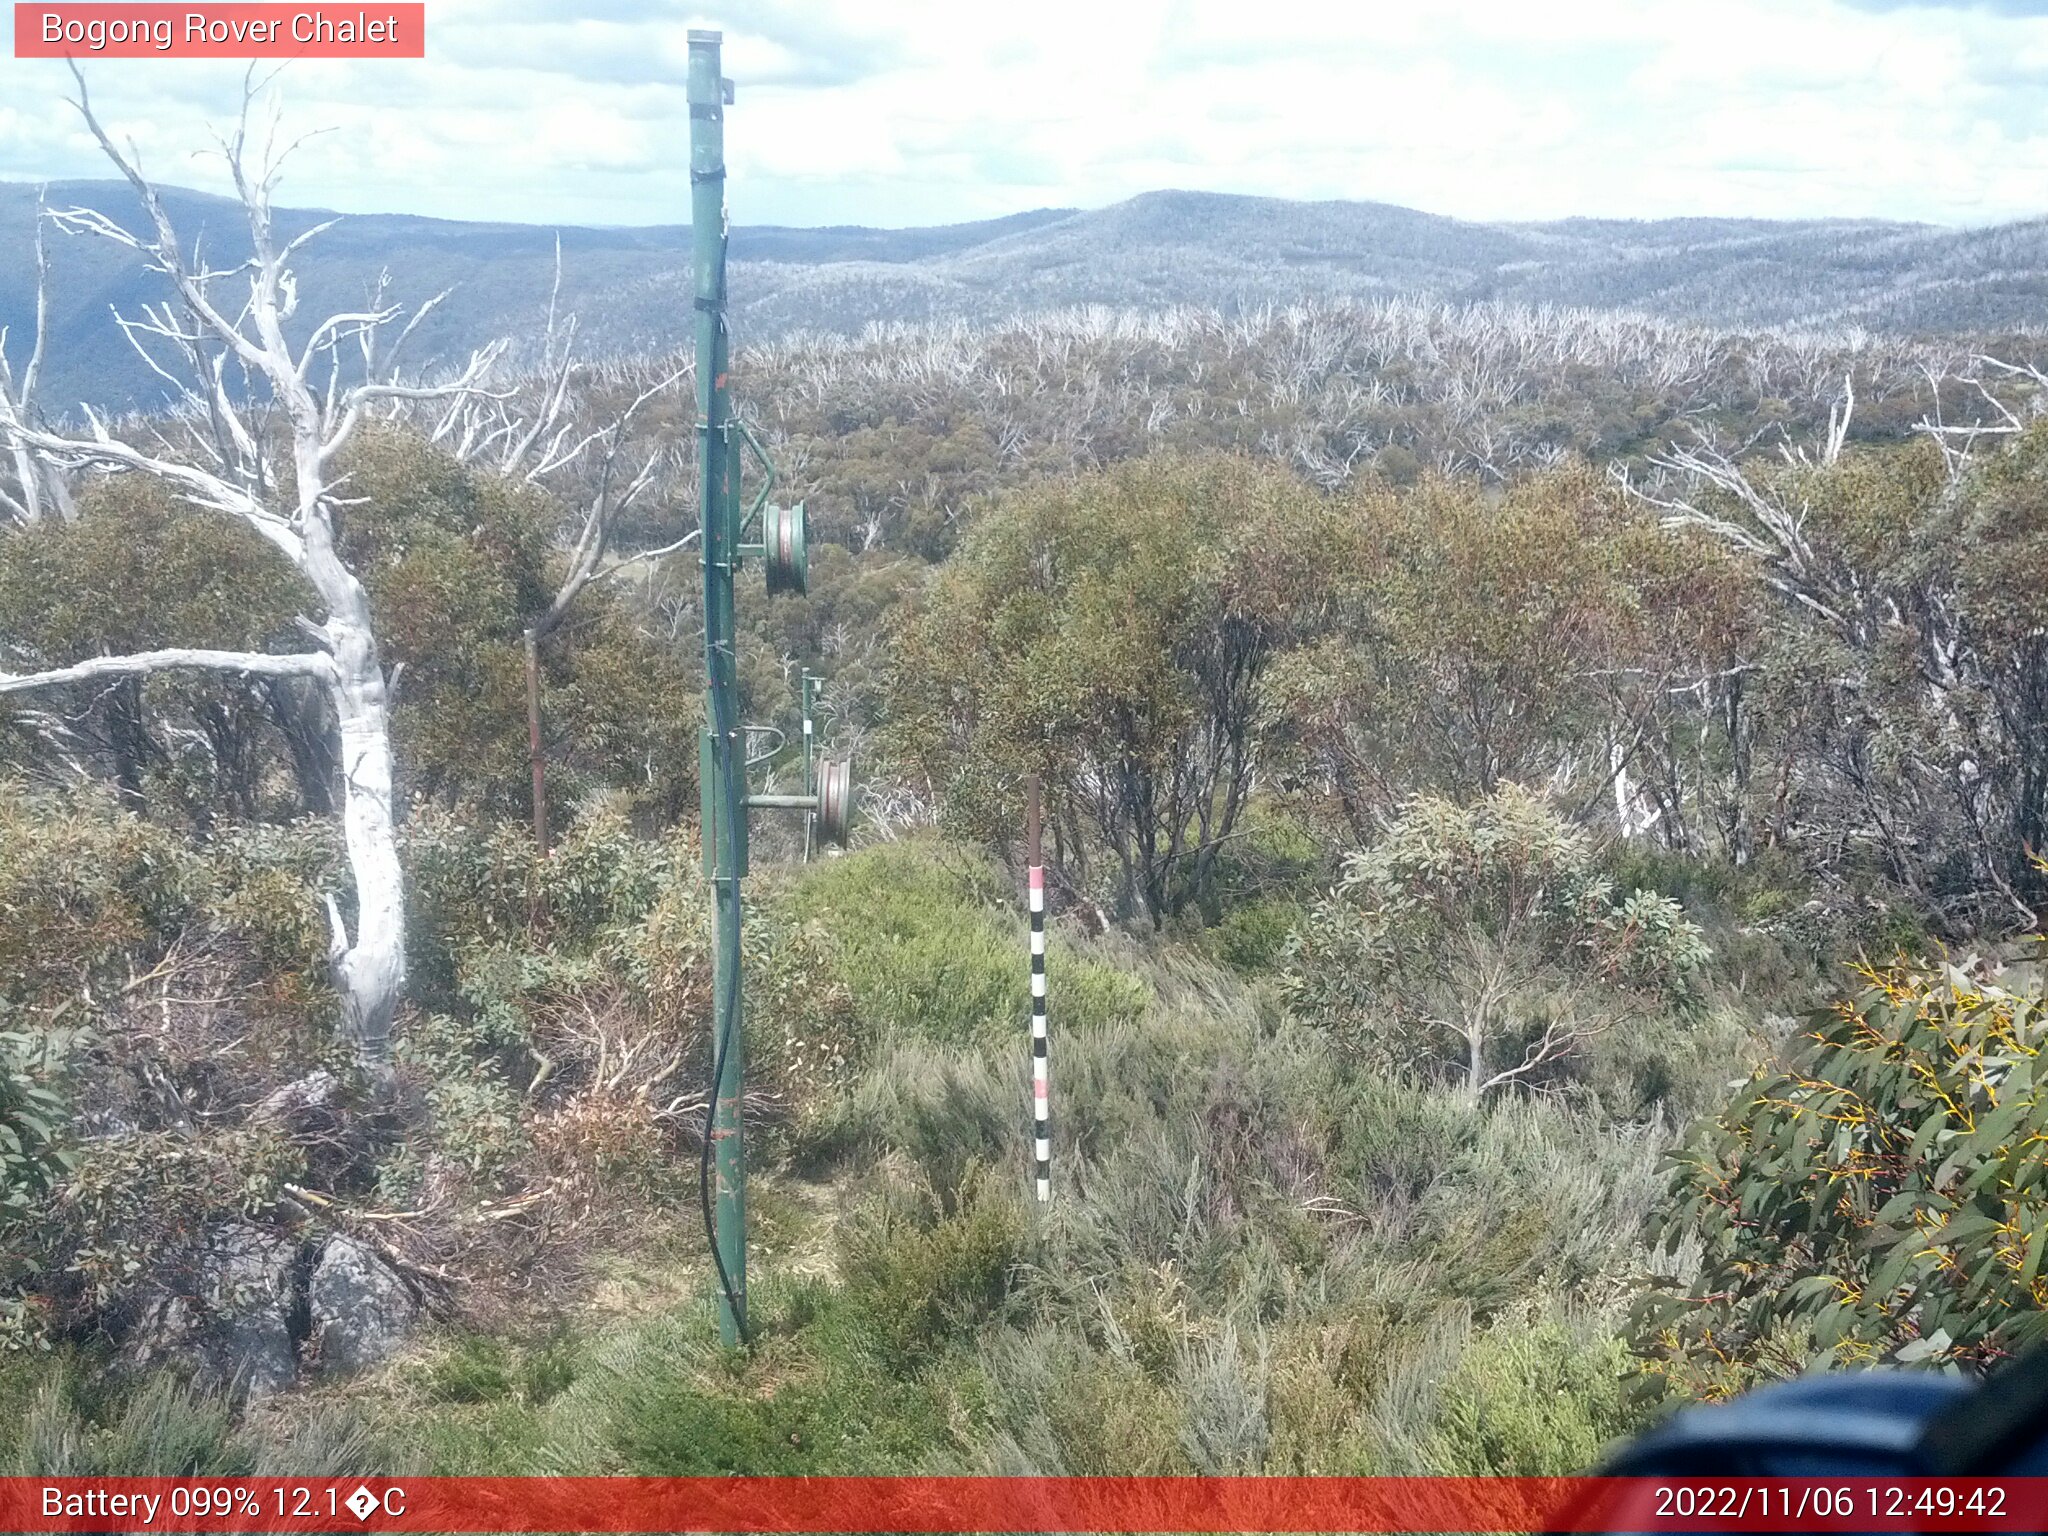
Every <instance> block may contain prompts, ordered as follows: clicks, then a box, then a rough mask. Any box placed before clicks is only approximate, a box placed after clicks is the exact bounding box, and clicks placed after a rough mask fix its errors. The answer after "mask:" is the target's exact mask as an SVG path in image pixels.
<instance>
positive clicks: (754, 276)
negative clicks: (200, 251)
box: [0, 182, 2048, 409]
mask: <svg viewBox="0 0 2048 1536" xmlns="http://www.w3.org/2000/svg"><path fill="white" fill-rule="evenodd" d="M38 195H39V191H38V189H37V188H35V187H31V186H24V185H21V184H0V251H9V252H12V251H26V250H27V249H28V248H29V246H30V243H31V242H30V231H31V229H32V228H33V224H34V219H35V210H36V205H37V198H38ZM40 195H42V196H45V197H47V199H48V201H49V202H50V204H51V205H52V206H70V205H81V206H85V207H90V208H93V209H96V210H99V211H102V212H107V213H111V214H113V215H115V216H125V214H126V211H127V210H128V209H129V208H130V207H131V206H132V195H131V193H130V192H129V189H128V188H127V187H126V186H125V185H122V184H120V183H115V182H75V183H60V184H57V185H53V186H51V187H49V188H47V189H44V190H43V191H42V193H41V194H40ZM165 198H166V207H167V208H168V209H169V210H170V212H171V213H172V215H173V217H174V218H175V219H176V221H177V223H178V225H179V227H181V228H184V229H188V230H191V231H192V232H193V233H194V234H203V236H204V237H205V238H206V240H207V241H208V242H209V246H208V248H209V249H211V250H213V251H215V253H216V254H217V255H218V257H219V258H220V259H222V260H224V261H234V260H240V259H242V257H244V256H245V255H246V254H247V234H246V232H245V231H244V230H243V229H242V228H241V223H240V213H239V210H238V209H237V208H236V207H235V205H234V204H233V203H232V202H231V201H228V200H224V199H221V198H217V197H208V196H205V195H202V194H199V193H193V192H186V191H182V190H178V189H175V188H172V189H166V193H165ZM331 217H334V216H333V215H330V214H325V213H321V212H317V211H313V210H303V209H302V210H291V209H280V210H278V214H277V225H278V230H279V233H280V235H281V236H282V237H285V238H289V237H292V236H295V235H298V234H300V233H303V232H304V231H305V230H307V229H309V228H311V227H313V226H314V225H316V224H318V223H322V222H324V221H326V220H327V219H329V218H331ZM558 242H559V249H560V252H561V290H562V293H563V294H564V295H565V296H566V299H567V303H568V305H569V307H571V308H573V309H575V310H576V311H577V312H578V313H580V314H581V316H582V319H583V325H584V334H585V337H586V339H587V341H588V342H589V343H590V344H591V345H592V347H593V348H594V350H595V351H596V352H597V353H599V354H605V353H609V354H612V355H637V354H641V353H645V352H651V351H659V350H663V349H666V348H668V347H672V346H676V345H679V344H681V343H682V342H683V340H684V339H685V337H686V335H687V329H688V328H687V324H686V320H687V316H688V314H689V312H690V310H689V298H690V295H689V292H688V284H689V275H688V270H687V268H688V259H687V254H688V247H689V230H688V228H687V226H682V227H677V226H657V227H648V228H630V229H576V228H569V229H561V230H555V229H548V228H542V227H538V226H531V225H513V224H464V223H457V222H454V221H450V220H444V219H430V218H416V217H402V216H396V215H364V216H350V217H345V218H342V219H340V222H338V223H337V224H336V225H335V226H334V228H333V229H332V230H330V231H329V232H327V233H326V234H325V235H324V236H322V238H321V239H320V240H319V241H318V242H317V243H315V244H313V245H311V246H309V247H308V248H307V249H306V251H305V252H304V254H303V256H302V258H301V260H300V262H299V266H300V269H301V270H300V276H301V279H302V286H303V293H304V296H305V302H306V304H307V307H308V309H309V310H310V309H316V308H317V309H319V310H320V311H321V312H322V313H328V312H331V311H334V310H338V309H345V308H348V307H350V306H352V305H356V304H359V303H360V302H361V301H362V299H363V297H364V295H365V294H366V293H367V292H368V291H369V290H370V289H371V288H372V286H373V285H374V284H375V282H376V281H377V278H378V275H379V273H380V272H384V271H387V270H388V271H390V272H392V273H395V274H399V275H400V276H401V277H402V278H403V280H404V285H405V288H406V290H407V292H408V293H411V294H415V295H417V296H418V297H419V298H422V299H423V298H425V297H427V296H429V295H432V294H434V293H438V292H441V291H442V290H444V289H445V290H450V291H449V293H448V297H447V299H446V300H445V301H444V302H443V303H442V304H441V305H440V306H439V307H438V308H437V310H436V312H435V313H434V314H433V315H432V316H431V317H430V318H429V319H428V320H427V321H426V322H425V323H424V324H423V326H422V327H421V329H420V331H419V332H418V334H417V336H416V337H415V339H414V343H413V344H414V345H415V346H416V347H417V348H418V349H419V353H420V355H421V357H422V359H423V360H425V359H438V360H441V361H444V362H457V361H459V360H460V359H461V358H462V357H464V356H466V355H467V354H468V352H469V351H470V350H471V349H472V348H474V347H477V346H480V345H483V344H484V343H485V342H487V341H489V340H491V339H493V338H496V337H501V336H509V337H512V338H514V340H515V342H516V343H517V344H518V345H521V346H525V345H527V344H529V343H532V342H534V340H535V339H536V338H537V337H538V336H539V334H540V332H541V330H542V328H543V320H544V316H545V314H546V311H547V306H548V302H549V297H550V293H551V291H552V290H553V288H554V285H555V272H556V267H555V261H556V250H557V243H558ZM51 255H52V261H53V264H54V271H55V274H56V281H55V283H54V285H53V287H52V293H53V296H54V298H55V299H56V304H55V306H54V309H53V314H52V320H53V325H54V330H55V335H56V336H57V338H58V340H59V342H60V345H58V346H56V347H55V348H53V349H52V353H51V359H50V378H49V381H48V382H49V396H48V398H49V399H51V400H52V401H61V402H64V404H65V406H66V408H67V409H69V408H71V407H73V406H75V405H76V403H77V402H79V401H85V402H88V403H90V404H93V405H100V406H108V405H111V406H117V407H121V406H128V405H130V404H145V405H153V404H160V403H161V402H162V400H163V399H164V393H163V388H162V381H161V380H160V379H158V378H157V377H156V376H154V375H153V374H152V373H151V372H150V371H149V370H148V369H147V368H146V367H145V366H144V365H143V364H142V363H141V362H140V361H139V360H138V359H137V358H136V357H135V355H134V353H133V352H132V350H131V349H130V348H129V347H128V345H127V344H126V343H125V342H124V341H123V340H122V338H121V336H120V334H119V333H118V331H116V330H115V329H114V328H113V327H112V326H110V325H108V324H107V323H106V317H107V312H108V306H109V305H117V306H120V307H122V308H123V309H124V310H132V309H133V307H134V306H135V305H136V304H137V303H139V302H140V301H142V300H143V299H145V298H148V299H154V298H157V297H159V291H158V288H157V286H156V285H155V284H154V283H153V282H152V281H151V280H150V279H148V278H146V277H145V276H144V275H143V274H142V272H141V271H140V270H139V268H138V267H137V266H136V265H135V264H134V263H133V262H131V261H127V260H124V259H123V253H121V252H119V251H116V250H112V249H108V248H106V247H105V246H104V244H103V242H99V241H94V240H79V239H70V240H59V241H57V242H56V243H55V244H54V245H53V247H52V252H51ZM732 261H733V270H732V293H733V303H734V316H735V324H736V325H737V326H738V327H739V328H740V334H741V335H743V336H747V337H753V338H757V339H766V338H772V337H778V336H784V335H790V334H793V333H798V332H823V333H830V334H836V335H849V336H850V335H855V334H858V333H859V332H860V331H861V330H862V329H864V328H865V327H868V326H870V325H878V324H879V325H890V324H900V323H904V322H911V323H918V324H929V323H934V322H940V323H944V322H953V321H965V322H969V323H972V324H976V325H984V324H991V323H1002V322H1005V321H1009V320H1012V319H1015V318H1017V317H1019V316H1022V315H1031V314H1036V313H1040V312H1043V311H1047V310H1057V309H1065V308H1074V307H1080V306H1087V305H1104V306H1108V307H1111V308H1114V309H1116V310H1119V311H1132V312H1139V313H1156V312H1159V311H1162V310H1169V309H1171V308H1173V307H1175V306H1178V305H1195V306H1202V307H1209V308H1216V309H1219V310H1222V311H1224V312H1225V313H1228V314H1232V315H1238V314H1244V313H1247V312H1251V311H1256V310H1258V309H1259V308H1261V307H1263V306H1273V305H1289V304H1295V303H1302V302H1319V301H1321V302H1326V301H1330V300H1339V299H1354V300H1359V301H1364V302H1380V301H1385V300H1389V299H1419V300H1438V301H1445V302H1449V303H1453V304H1457V305H1467V304H1472V303H1476V302H1482V301H1497V302H1501V303H1505V304H1509V305H1515V306H1536V307H1558V308H1564V309H1574V310H1577V309H1588V310H1597V311H1603V312H1610V311H1621V312H1626V313H1634V314H1640V315H1646V316H1652V317H1656V318H1658V319H1662V320H1668V321H1678V322H1686V323H1694V324H1701V325H1706V326H1710V327H1713V328H1715V329H1717V330H1724V331H1756V330H1760V329H1766V328H1774V327H1775V328H1791V329H1798V330H1805V331H1812V332H1817V333H1823V334H1835V335H1854V334H1856V333H1859V332H1864V331H1870V332H1881V333H1887V334H1890V335H1894V336H1913V335H1922V336H1925V335H1929V334H1943V335H1951V336H1964V335H1971V336H1976V337H1979V338H1986V337H1992V336H1998V335H2001V334H2004V333H2009V332H2013V331H2018V330H2025V329H2029V328H2032V327H2034V326H2036V325H2038V323H2039V317H2040V315H2041V314H2042V313H2043V312H2044V309H2048V226H2044V225H2043V224H2042V223H2041V222H2039V221H2029V222H2024V223H2017V224H2009V225H2000V226H1995V227H1989V228H1982V229H1966V230H1952V229H1940V228H1935V227H1933V226H1926V225H1908V224H1887V223H1881V222H1877V221H1869V220H1864V221H1853V220H1810V221H1785V222H1771V221H1767V220H1752V219H1666V220H1651V221H1643V222H1630V221H1616V220H1591V219H1572V220H1566V221H1563V222H1559V223H1553V224H1483V223H1472V222H1467V221H1461V220H1458V219H1451V218H1444V217H1441V216H1438V215H1434V214H1428V213H1421V212H1418V211H1416V210H1414V209H1409V208H1399V207H1393V206H1390V205H1388V204H1383V203H1365V202H1327V203H1301V202H1288V201H1284V200H1281V199H1276V198H1253V197H1227V196H1221V195H1215V194H1206V193H1193V192H1154V193H1147V194H1145V195H1144V196H1141V197H1136V198H1132V199H1131V200H1129V201H1127V202H1124V203H1119V204H1116V205H1114V206H1112V207H1108V208H1099V209H1087V210H1076V209H1043V210H1038V211H1036V212H1030V213H1020V214H1017V215H1014V216H1012V217H1010V218H1005V219H993V220H988V221H984V222H981V223H974V224H958V225H948V226H942V227H937V228H929V229H860V228H839V229H790V228H778V227H770V226H749V225H746V224H740V225H737V226H736V227H735V228H734V229H733V232H732ZM34 292H35V286H34V273H33V266H32V264H31V263H27V262H10V263H8V264H6V265H4V266H0V326H5V327H8V328H10V329H11V331H12V332H13V334H15V335H16V336H21V335H23V334H25V332H26V330H27V329H28V327H29V325H30V323H31V319H32V316H33V313H34ZM528 361H537V359H536V358H531V357H529V358H528Z"/></svg>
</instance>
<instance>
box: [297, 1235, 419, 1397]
mask: <svg viewBox="0 0 2048 1536" xmlns="http://www.w3.org/2000/svg"><path fill="white" fill-rule="evenodd" d="M306 1303H307V1313H308V1319H309V1322H310V1325H311V1334H310V1338H309V1339H308V1355H307V1358H308V1363H309V1364H311V1363H317V1365H318V1367H319V1369H320V1370H321V1371H322V1372H323V1373H331V1372H335V1371H351V1370H358V1369H360V1368H362V1367H363V1366H366V1365H375V1364H377V1363H378V1362H379V1361H382V1360H387V1359H389V1358H390V1357H391V1355H392V1354H393V1353H395V1352H396V1350H397V1349H398V1346H399V1345H400V1344H402V1343H403V1342H404V1340H405V1336H406V1334H408V1333H409V1332H410V1331H411V1330H412V1325H413V1323H414V1321H415V1320H416V1319H417V1317H418V1316H419V1301H418V1298H417V1297H415V1296H414V1294H413V1291H412V1288H411V1287H410V1286H409V1285H407V1284H406V1282H405V1281H404V1280H403V1279H401V1278H400V1277H399V1276H398V1274H397V1273H396V1272H395V1271H393V1269H392V1268H391V1266H390V1265H389V1264H386V1263H385V1262H384V1260H383V1259H381V1258H380V1257H378V1255H377V1253H376V1251H375V1250H374V1249H372V1248H370V1247H369V1246H368V1245H366V1244H364V1243H361V1242H358V1241H357V1240H356V1239H355V1238H352V1237H349V1236H347V1235H346V1234H341V1233H337V1234H336V1235H335V1236H333V1237H330V1238H329V1239H328V1240H327V1242H326V1244H325V1245H324V1246H323V1247H322V1248H321V1250H320V1255H319V1257H318V1258H317V1259H316V1260H315V1261H314V1264H313V1272H312V1278H311V1280H310V1282H309V1283H308V1286H307V1295H306Z"/></svg>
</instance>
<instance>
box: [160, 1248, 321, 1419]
mask: <svg viewBox="0 0 2048 1536" xmlns="http://www.w3.org/2000/svg"><path fill="white" fill-rule="evenodd" d="M299 1268H300V1245H299V1244H298V1243H297V1242H295V1241H293V1240H292V1239H290V1238H287V1237H281V1236H279V1235H277V1234H276V1233H274V1232H268V1231H265V1230H264V1229H263V1228H261V1227H257V1226H254V1225H252V1224H251V1223H249V1222H245V1221H230V1222H223V1223H221V1224H220V1225H219V1226H216V1227H213V1228H211V1229H210V1230H209V1231H208V1232H207V1233H206V1234H205V1235H204V1236H203V1237H202V1238H201V1239H200V1241H199V1242H198V1243H197V1244H195V1245H194V1246H193V1247H192V1248H190V1249H188V1250H185V1251H183V1252H180V1253H177V1254H175V1255H171V1256H169V1258H168V1262H166V1263H165V1265H164V1266H163V1271H164V1277H165V1278H164V1281H163V1282H162V1283H161V1284H159V1285H158V1286H156V1287H154V1288H152V1289H151V1290H149V1291H147V1292H145V1294H144V1299H143V1304H142V1310H141V1315H140V1317H139V1318H138V1319H137V1322H136V1324H135V1327H134V1328H133V1329H132V1330H131V1332H130V1334H129V1338H128V1353H129V1355H130V1357H131V1358H132V1359H133V1360H134V1361H135V1363H136V1364H138V1365H150V1364H153V1363H157V1362H161V1361H166V1360H169V1361H174V1362H177V1363H179V1364H182V1365H185V1366H187V1367H189V1368H191V1369H192V1371H193V1373H194V1375H195V1377H196V1379H197V1380H199V1381H200V1382H202V1383H204V1384H206V1385H209V1386H218V1387H226V1388H228V1389H230V1390H231V1391H233V1392H234V1393H235V1394H236V1395H237V1396H247V1397H251V1398H256V1397H265V1396H268V1395H269V1394H270V1393H272V1392H277V1391H280V1390H282V1389H283V1388H285V1387H288V1386H290V1385H291V1384H292V1382H293V1381H294V1380H295V1379H296V1378H297V1376H298V1346H297V1340H296V1339H295V1338H294V1337H293V1330H292V1326H291V1324H292V1316H293V1313H294V1311H295V1310H296V1308H295V1302H296V1297H297V1292H298V1288H299V1285H300V1283H301V1281H300V1275H299Z"/></svg>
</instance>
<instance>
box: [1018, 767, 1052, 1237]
mask: <svg viewBox="0 0 2048 1536" xmlns="http://www.w3.org/2000/svg"><path fill="white" fill-rule="evenodd" d="M1025 791H1026V802H1025V804H1026V809H1025V816H1024V825H1025V843H1026V845H1027V846H1028V848H1029V850H1030V852H1029V854H1028V858H1029V861H1030V862H1029V865H1028V867H1027V878H1028V879H1029V881H1030V885H1031V1139H1032V1151H1033V1154H1034V1156H1035V1158H1036V1160H1037V1164H1038V1198H1039V1200H1040V1201H1041V1202H1043V1201H1046V1200H1050V1199H1051V1198H1052V1130H1051V1127H1050V1126H1049V1125H1048V1124H1047V1123H1046V1107H1047V1102H1048V1091H1049V1086H1050V1085H1049V1082H1048V1079H1047V1077H1046V1065H1045V1045H1046V1032H1045V854H1044V850H1043V848H1042V846H1041V843H1040V836H1039V825H1038V775H1037V774H1035V773H1034V774H1032V775H1031V776H1030V777H1029V778H1028V779H1026V780H1025Z"/></svg>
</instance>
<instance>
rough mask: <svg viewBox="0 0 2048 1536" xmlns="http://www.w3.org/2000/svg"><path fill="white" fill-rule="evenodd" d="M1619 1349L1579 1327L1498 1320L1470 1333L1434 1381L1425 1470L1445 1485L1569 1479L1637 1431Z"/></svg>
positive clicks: (1523, 1316) (1624, 1356) (1614, 1341)
mask: <svg viewBox="0 0 2048 1536" xmlns="http://www.w3.org/2000/svg"><path fill="white" fill-rule="evenodd" d="M1629 1364H1630V1360H1629V1353H1628V1349H1627V1346H1626V1345H1624V1344H1623V1343H1622V1341H1621V1340H1620V1339H1618V1338H1615V1337H1614V1336H1612V1335H1611V1334H1608V1333H1606V1332H1604V1331H1602V1330H1601V1329H1600V1328H1599V1327H1597V1326H1596V1325H1594V1324H1592V1323H1589V1322H1583V1321H1581V1322H1572V1321H1567V1320H1563V1319H1559V1318H1532V1317H1531V1316H1529V1315H1528V1314H1527V1313H1526V1312H1522V1313H1518V1314H1511V1315H1507V1316H1503V1317H1501V1318H1498V1319H1496V1320H1495V1321H1494V1323H1493V1324H1492V1325H1491V1326H1490V1327H1488V1328H1486V1329H1484V1330H1482V1331H1480V1332H1478V1333H1476V1334H1474V1335H1473V1336H1472V1339H1471V1341H1470V1342H1469V1343H1468V1344H1467V1345H1466V1347H1465V1351H1464V1353H1463V1354H1462V1355H1461V1356H1460V1357H1459V1360H1458V1364H1457V1368H1456V1369H1455V1370H1454V1371H1452V1372H1451V1374H1450V1375H1449V1376H1448V1377H1446V1378H1445V1380H1444V1381H1443V1383H1442V1386H1441V1389H1440V1392H1439V1396H1438V1406H1437V1416H1436V1422H1435V1425H1434V1428H1433V1430H1432V1433H1431V1436H1430V1450H1429V1455H1430V1460H1431V1462H1432V1463H1433V1470H1435V1471H1437V1472H1439V1473H1441V1474H1442V1475H1444V1476H1452V1477H1569V1476H1574V1475H1578V1474H1582V1473H1586V1472H1589V1471H1591V1470H1593V1468H1594V1466H1595V1465H1596V1464H1597V1463H1598V1461H1599V1459H1600V1457H1601V1454H1602V1453H1603V1452H1604V1451H1605V1450H1606V1448H1607V1447H1608V1446H1609V1445H1610V1444H1611V1443H1612V1442H1613V1441H1615V1440H1617V1439H1619V1438H1621V1437H1622V1436H1623V1435H1626V1434H1628V1433H1630V1432H1632V1431H1633V1430H1635V1429H1637V1428H1639V1427H1640V1424H1641V1419H1642V1413H1641V1411H1640V1409H1637V1408H1633V1407H1631V1406H1630V1404H1629V1403H1628V1401H1627V1399H1626V1397H1625V1395H1624V1392H1623V1382H1624V1377H1625V1376H1626V1374H1627V1371H1628V1367H1629Z"/></svg>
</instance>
